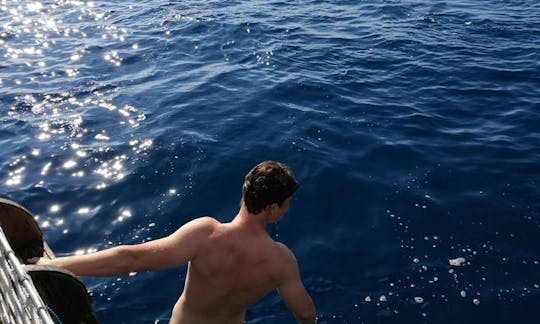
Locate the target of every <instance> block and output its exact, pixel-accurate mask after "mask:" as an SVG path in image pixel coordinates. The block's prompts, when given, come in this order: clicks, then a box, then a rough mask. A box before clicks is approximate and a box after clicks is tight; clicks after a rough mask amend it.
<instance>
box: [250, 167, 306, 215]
mask: <svg viewBox="0 0 540 324" xmlns="http://www.w3.org/2000/svg"><path fill="white" fill-rule="evenodd" d="M298 186H299V185H298V182H297V181H296V179H295V178H294V175H293V173H292V172H291V170H290V169H289V168H288V167H287V166H286V165H285V164H283V163H279V162H276V161H264V162H262V163H260V164H258V165H256V166H255V167H254V168H253V169H251V171H249V173H248V174H247V175H246V180H245V181H244V186H243V187H242V200H243V201H244V203H245V204H246V207H247V210H248V212H250V213H251V214H258V213H260V212H261V211H263V209H264V208H265V207H266V206H268V205H271V204H274V203H277V204H278V205H279V206H281V205H282V204H283V202H284V201H285V200H286V199H287V198H289V197H290V196H292V195H293V194H294V192H295V191H296V189H298Z"/></svg>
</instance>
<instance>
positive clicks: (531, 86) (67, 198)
mask: <svg viewBox="0 0 540 324" xmlns="http://www.w3.org/2000/svg"><path fill="white" fill-rule="evenodd" d="M0 87H1V92H0V152H1V159H0V195H1V196H2V197H7V198H9V199H13V200H15V201H18V202H19V203H21V204H23V205H24V206H26V207H27V208H28V209H29V210H31V211H32V212H34V213H35V214H36V215H37V217H38V221H39V223H40V224H41V226H42V227H43V230H44V233H45V237H46V239H47V240H48V242H49V244H50V245H51V246H52V247H53V249H54V250H55V251H56V252H57V253H58V254H59V255H67V254H73V253H85V252H88V251H93V250H97V249H103V248H106V247H110V246H113V245H118V244H132V243H139V242H143V241H147V240H149V239H153V238H158V237H162V236H164V235H167V234H169V233H171V232H172V231H174V230H175V229H176V228H178V227H179V226H181V225H182V224H183V223H185V222H186V221H188V220H190V219H193V218H195V217H198V216H202V215H212V216H214V217H216V218H217V219H219V220H222V221H228V220H230V219H231V217H232V216H234V215H235V213H236V211H237V208H238V202H239V200H240V194H241V192H240V189H241V184H242V179H243V176H244V175H245V173H246V172H247V171H248V170H249V169H250V168H251V167H252V166H253V165H254V164H255V163H257V162H259V161H261V160H265V159H274V160H280V161H283V162H285V163H287V164H289V165H290V166H291V168H292V169H293V170H294V171H295V173H296V175H297V178H298V179H299V181H300V183H301V189H300V190H299V192H298V194H297V195H296V198H295V201H294V202H293V204H292V206H291V209H290V212H289V214H288V216H287V217H286V218H285V219H284V220H283V221H282V222H281V223H280V224H279V225H277V226H272V227H270V228H269V231H270V233H271V235H272V236H274V237H275V238H276V239H277V240H280V241H282V242H284V243H286V244H287V245H289V246H290V247H291V249H292V250H293V251H294V252H295V254H296V255H297V258H298V261H299V263H300V266H301V271H302V275H303V278H304V281H305V284H306V286H307V288H308V290H309V292H310V293H311V294H312V296H313V299H314V301H315V303H316V305H317V307H318V313H319V318H320V323H424V322H425V323H537V322H539V321H540V315H538V312H537V310H538V307H540V288H539V285H540V264H539V262H540V189H539V185H540V131H539V129H540V5H539V4H538V2H537V1H533V0H525V1H515V0H512V1H498V0H486V1H468V0H461V1H451V2H435V3H431V2H427V1H413V0H409V1H374V2H366V1H315V0H313V1H294V2H285V1H205V2H200V1H181V2H180V1H178V2H176V1H162V0H159V1H156V0H154V1H148V0H146V1H138V2H124V1H100V0H98V1H94V2H88V3H87V2H78V1H44V2H41V3H39V2H31V1H8V0H2V1H0ZM184 278H185V268H183V269H177V270H170V271H162V272H156V273H140V274H136V275H133V276H128V277H121V278H107V279H91V278H87V279H85V283H86V284H87V286H88V288H89V290H90V291H91V293H92V295H93V299H94V304H95V310H96V313H97V316H98V318H99V319H100V322H103V323H152V322H155V321H156V320H158V321H160V320H166V319H167V318H168V317H169V313H170V310H171V308H172V306H173V304H174V303H175V301H176V298H177V297H178V296H179V294H180V292H181V290H182V284H183V279H184ZM248 322H249V323H293V322H294V319H293V317H292V316H291V315H290V313H289V312H288V311H287V310H286V308H285V307H284V306H283V305H282V304H281V303H280V301H279V298H278V297H277V295H275V294H273V295H270V296H268V297H267V298H266V299H264V300H263V301H262V302H261V303H259V304H257V305H255V306H253V307H252V308H251V309H250V310H249V312H248Z"/></svg>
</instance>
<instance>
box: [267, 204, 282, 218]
mask: <svg viewBox="0 0 540 324" xmlns="http://www.w3.org/2000/svg"><path fill="white" fill-rule="evenodd" d="M264 211H265V212H266V215H268V218H269V220H271V221H275V220H277V218H278V217H279V205H278V204H277V203H273V204H271V205H267V206H266V207H264Z"/></svg>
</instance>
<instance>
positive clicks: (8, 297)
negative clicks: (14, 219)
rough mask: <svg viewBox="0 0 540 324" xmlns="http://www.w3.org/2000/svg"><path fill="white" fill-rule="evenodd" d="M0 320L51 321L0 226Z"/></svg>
mask: <svg viewBox="0 0 540 324" xmlns="http://www.w3.org/2000/svg"><path fill="white" fill-rule="evenodd" d="M0 323H3V324H12V323H17V324H19V323H20V324H27V323H36V324H42V323H44V324H54V322H53V320H52V318H51V316H50V315H49V312H48V310H47V306H45V303H43V300H42V299H41V297H40V296H39V293H38V292H37V290H36V287H35V286H34V283H33V282H32V279H30V276H29V275H28V274H27V273H26V271H25V270H24V269H23V265H22V264H21V263H20V262H19V260H18V259H17V256H15V252H13V249H12V248H11V246H10V245H9V242H8V240H7V238H6V236H5V235H4V231H3V230H2V228H1V227H0Z"/></svg>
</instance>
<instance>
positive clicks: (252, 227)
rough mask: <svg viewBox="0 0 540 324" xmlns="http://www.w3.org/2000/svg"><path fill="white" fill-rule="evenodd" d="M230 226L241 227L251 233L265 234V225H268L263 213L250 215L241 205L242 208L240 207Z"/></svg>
mask: <svg viewBox="0 0 540 324" xmlns="http://www.w3.org/2000/svg"><path fill="white" fill-rule="evenodd" d="M232 224H236V225H238V226H241V227H243V228H245V229H246V230H249V231H251V232H264V233H266V225H268V220H267V217H266V215H265V214H264V212H261V213H260V214H251V213H249V212H248V210H247V208H246V206H245V205H244V204H242V207H240V210H239V211H238V214H237V215H236V217H235V218H234V220H233V221H232Z"/></svg>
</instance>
